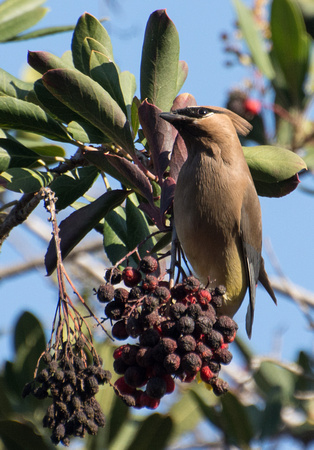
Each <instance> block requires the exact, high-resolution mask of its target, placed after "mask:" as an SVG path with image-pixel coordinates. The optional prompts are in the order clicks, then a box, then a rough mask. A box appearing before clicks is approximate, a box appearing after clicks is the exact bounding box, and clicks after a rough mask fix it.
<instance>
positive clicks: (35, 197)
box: [0, 188, 45, 248]
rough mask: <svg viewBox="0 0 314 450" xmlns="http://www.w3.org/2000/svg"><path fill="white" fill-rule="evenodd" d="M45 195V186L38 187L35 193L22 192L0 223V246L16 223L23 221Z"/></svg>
mask: <svg viewBox="0 0 314 450" xmlns="http://www.w3.org/2000/svg"><path fill="white" fill-rule="evenodd" d="M44 197H45V188H40V190H39V191H38V192H36V193H31V194H24V195H23V196H22V198H21V199H20V200H19V201H18V202H17V203H16V205H15V206H14V208H12V209H11V211H10V212H9V214H8V215H7V217H6V218H5V220H4V221H3V222H2V223H1V224H0V248H1V247H2V244H3V242H4V241H5V240H6V238H7V237H8V236H9V234H10V232H11V231H12V229H13V228H15V227H16V226H17V225H20V224H21V223H23V222H24V221H25V220H26V219H27V217H28V216H29V215H30V214H31V213H32V212H33V211H34V209H35V208H36V206H37V205H38V204H39V202H40V200H42V199H43V198H44Z"/></svg>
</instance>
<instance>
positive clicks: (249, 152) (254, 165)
mask: <svg viewBox="0 0 314 450" xmlns="http://www.w3.org/2000/svg"><path fill="white" fill-rule="evenodd" d="M243 152H244V156H245V159H246V162H247V164H248V166H249V168H250V171H251V173H252V176H253V179H254V181H255V180H258V181H263V182H265V183H274V182H279V181H284V180H287V179H289V178H291V177H292V176H293V175H295V174H296V173H298V172H300V171H301V170H305V169H306V168H307V167H306V164H305V162H304V161H303V159H302V158H300V156H298V155H297V154H296V153H293V152H292V151H290V150H286V149H284V148H280V147H274V146H271V145H260V146H258V147H243Z"/></svg>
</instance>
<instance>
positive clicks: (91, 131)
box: [67, 119, 110, 144]
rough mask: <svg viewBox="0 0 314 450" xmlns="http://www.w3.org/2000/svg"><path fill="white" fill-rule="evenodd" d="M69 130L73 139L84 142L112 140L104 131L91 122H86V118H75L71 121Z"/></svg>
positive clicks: (103, 142) (102, 142)
mask: <svg viewBox="0 0 314 450" xmlns="http://www.w3.org/2000/svg"><path fill="white" fill-rule="evenodd" d="M67 132H68V133H69V134H70V135H71V136H72V137H73V139H75V140H76V141H79V142H82V143H84V144H90V143H93V144H106V143H109V142H110V139H109V138H108V137H107V136H106V135H104V133H102V132H101V131H100V130H99V129H98V128H96V127H94V126H93V125H92V124H91V123H89V122H85V121H84V119H80V120H79V122H76V121H74V120H73V121H72V122H70V123H69V125H68V126H67Z"/></svg>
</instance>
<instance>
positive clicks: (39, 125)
mask: <svg viewBox="0 0 314 450" xmlns="http://www.w3.org/2000/svg"><path fill="white" fill-rule="evenodd" d="M0 127H1V128H4V129H11V128H13V129H17V130H24V131H30V132H32V133H36V134H40V135H42V136H45V137H48V138H50V139H54V140H57V141H65V142H71V140H70V138H69V137H68V135H67V133H66V131H65V130H64V129H63V127H62V126H61V125H60V124H59V123H58V122H56V121H55V120H54V119H53V118H52V117H50V116H49V115H48V114H47V113H46V112H44V111H43V110H42V109H41V108H40V107H39V106H37V105H33V104H32V103H28V102H25V101H23V100H19V99H16V98H12V97H0Z"/></svg>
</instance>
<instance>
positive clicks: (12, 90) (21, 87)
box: [0, 69, 33, 100]
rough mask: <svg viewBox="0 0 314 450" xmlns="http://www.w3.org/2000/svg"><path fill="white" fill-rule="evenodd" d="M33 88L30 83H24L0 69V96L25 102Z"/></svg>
mask: <svg viewBox="0 0 314 450" xmlns="http://www.w3.org/2000/svg"><path fill="white" fill-rule="evenodd" d="M32 88H33V86H32V83H26V82H25V81H21V80H19V79H18V78H15V77H14V76H13V75H11V74H10V73H8V72H6V71H5V70H3V69H0V95H1V96H2V95H8V96H9V97H14V98H19V99H20V100H25V98H26V96H27V94H28V93H29V91H30V90H31V89H32Z"/></svg>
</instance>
